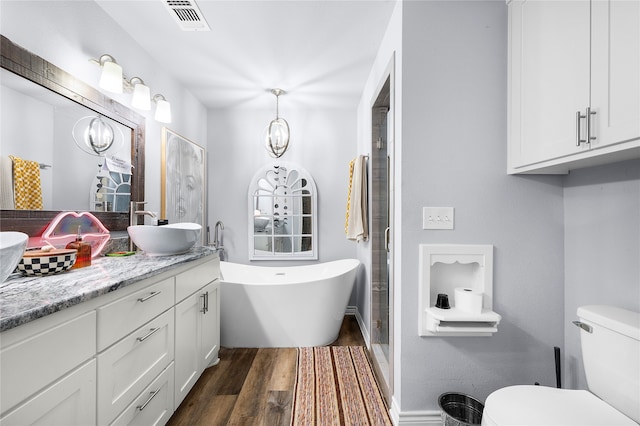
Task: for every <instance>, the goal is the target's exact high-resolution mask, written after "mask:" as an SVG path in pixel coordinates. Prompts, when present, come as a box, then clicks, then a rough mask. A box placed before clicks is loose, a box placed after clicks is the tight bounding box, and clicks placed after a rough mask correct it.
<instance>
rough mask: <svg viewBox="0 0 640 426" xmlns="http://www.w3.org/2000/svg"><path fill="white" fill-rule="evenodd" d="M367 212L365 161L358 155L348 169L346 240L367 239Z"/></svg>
mask: <svg viewBox="0 0 640 426" xmlns="http://www.w3.org/2000/svg"><path fill="white" fill-rule="evenodd" d="M367 210H368V207H367V159H366V157H365V156H364V155H360V156H358V158H356V159H355V160H354V161H353V167H352V168H351V167H350V177H349V198H348V200H347V226H346V229H345V231H346V234H347V239H348V240H352V241H356V242H360V241H366V240H367V238H368V237H369V231H368V226H367V218H368V211H367Z"/></svg>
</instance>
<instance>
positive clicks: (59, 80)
mask: <svg viewBox="0 0 640 426" xmlns="http://www.w3.org/2000/svg"><path fill="white" fill-rule="evenodd" d="M0 38H1V47H0V60H1V62H0V67H1V68H3V69H5V70H7V71H10V72H12V73H14V74H16V75H18V76H20V77H22V78H25V79H26V80H29V81H31V82H33V83H35V84H37V85H39V86H42V87H44V88H46V89H48V90H50V91H51V92H53V93H55V94H57V95H60V96H62V97H65V98H67V99H69V100H71V101H73V102H76V103H77V104H80V105H82V106H84V107H86V108H87V109H88V110H90V112H91V111H92V112H94V113H97V114H100V115H102V116H105V117H108V118H110V119H112V120H114V121H116V122H117V123H120V124H122V125H123V126H125V128H127V129H129V130H130V132H129V134H128V135H125V138H128V137H130V140H131V165H132V166H133V168H132V176H131V201H143V200H144V181H145V150H144V146H145V118H144V117H143V116H142V115H140V114H138V113H137V112H135V111H133V110H131V109H129V108H127V107H125V106H124V105H122V104H120V103H118V102H116V101H114V100H113V99H111V98H109V97H107V96H105V95H104V94H102V93H101V92H99V91H98V90H96V89H95V88H93V87H91V86H89V85H88V84H86V83H85V82H83V81H81V80H79V79H77V78H75V77H74V76H73V75H71V74H69V73H68V72H66V71H64V70H62V69H60V68H58V67H57V66H55V65H54V64H52V63H50V62H48V61H46V60H45V59H43V58H41V57H39V56H37V55H35V54H33V53H32V52H30V51H28V50H26V49H24V48H23V47H21V46H19V45H17V44H15V43H13V42H12V41H11V40H9V39H8V38H6V37H5V36H3V35H0ZM5 155H6V154H5ZM54 166H55V165H54ZM62 210H74V209H73V208H69V209H62ZM62 210H0V229H1V230H2V231H20V232H24V233H26V234H28V235H30V236H34V235H37V234H38V233H39V232H41V231H42V229H43V228H44V227H45V226H46V225H47V224H48V223H49V222H50V221H51V219H53V218H54V217H55V216H56V215H57V214H58V213H60V211H62ZM86 211H89V204H88V203H87V209H86ZM91 213H92V214H94V215H95V216H96V217H97V218H98V219H99V220H100V221H101V222H102V223H103V224H104V225H105V226H106V227H107V229H109V230H110V231H126V229H127V226H128V225H129V212H128V211H127V212H105V211H91Z"/></svg>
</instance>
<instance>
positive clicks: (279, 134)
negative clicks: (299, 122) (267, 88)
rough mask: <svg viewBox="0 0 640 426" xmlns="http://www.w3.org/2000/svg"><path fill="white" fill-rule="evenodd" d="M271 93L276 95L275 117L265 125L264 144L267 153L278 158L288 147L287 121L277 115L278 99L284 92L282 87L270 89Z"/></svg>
mask: <svg viewBox="0 0 640 426" xmlns="http://www.w3.org/2000/svg"><path fill="white" fill-rule="evenodd" d="M271 93H272V94H273V95H275V97H276V118H275V119H273V120H271V122H270V123H269V126H267V129H266V135H265V146H266V148H267V151H268V152H269V155H271V156H272V157H274V158H280V157H282V155H283V154H284V153H285V152H286V151H287V148H288V147H289V123H287V120H285V119H284V118H281V117H279V116H278V106H279V104H278V100H279V98H280V95H284V94H286V92H285V91H284V90H282V89H271Z"/></svg>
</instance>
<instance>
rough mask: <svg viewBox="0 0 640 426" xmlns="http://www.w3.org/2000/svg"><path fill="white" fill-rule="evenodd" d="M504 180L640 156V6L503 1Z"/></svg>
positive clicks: (595, 0) (577, 0)
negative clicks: (505, 64)
mask: <svg viewBox="0 0 640 426" xmlns="http://www.w3.org/2000/svg"><path fill="white" fill-rule="evenodd" d="M508 120H509V130H508V139H509V142H508V163H509V164H508V172H509V173H567V172H568V171H569V170H570V169H572V168H578V167H586V166H591V165H598V164H605V163H608V162H613V161H619V160H623V159H628V158H637V157H640V2H637V1H625V0H553V1H550V0H512V1H510V2H509V119H508Z"/></svg>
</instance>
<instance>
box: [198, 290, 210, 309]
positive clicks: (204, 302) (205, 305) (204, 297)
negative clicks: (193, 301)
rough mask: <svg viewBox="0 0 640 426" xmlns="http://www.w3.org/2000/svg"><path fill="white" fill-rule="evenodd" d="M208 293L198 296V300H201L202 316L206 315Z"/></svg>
mask: <svg viewBox="0 0 640 426" xmlns="http://www.w3.org/2000/svg"><path fill="white" fill-rule="evenodd" d="M208 294H209V292H207V293H203V294H201V295H200V298H201V299H202V309H200V312H202V313H203V314H206V313H207V296H208Z"/></svg>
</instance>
